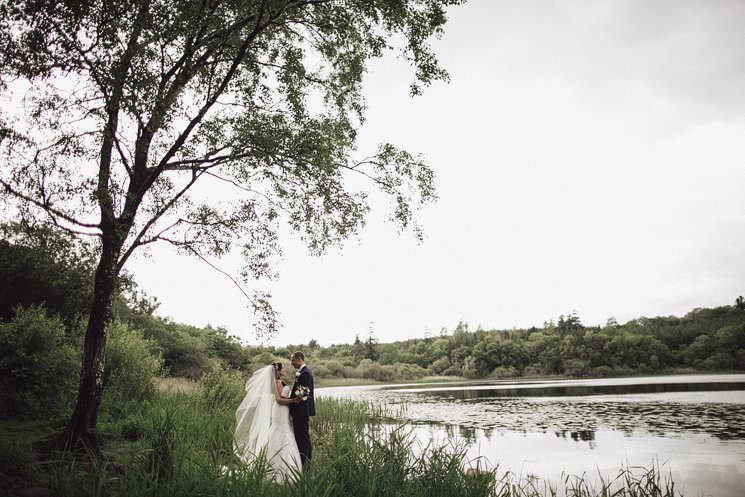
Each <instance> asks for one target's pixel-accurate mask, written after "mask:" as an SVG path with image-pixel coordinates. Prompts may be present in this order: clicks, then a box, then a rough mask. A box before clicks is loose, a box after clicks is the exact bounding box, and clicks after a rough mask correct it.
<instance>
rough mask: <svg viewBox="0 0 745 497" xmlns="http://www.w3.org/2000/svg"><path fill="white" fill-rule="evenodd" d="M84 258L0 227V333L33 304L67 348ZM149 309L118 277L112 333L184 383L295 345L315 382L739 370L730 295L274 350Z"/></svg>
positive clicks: (42, 234)
mask: <svg viewBox="0 0 745 497" xmlns="http://www.w3.org/2000/svg"><path fill="white" fill-rule="evenodd" d="M93 260H95V259H94V258H93V249H92V248H91V247H88V246H86V245H84V244H83V243H82V242H80V241H79V240H78V239H76V238H74V237H71V236H67V235H64V234H59V233H58V232H56V231H53V230H51V229H47V228H43V227H36V228H33V229H30V228H24V227H21V226H18V225H5V226H3V227H2V239H0V319H1V320H2V322H0V326H5V327H6V328H3V329H5V330H6V335H8V333H10V331H9V330H10V328H8V326H13V325H14V320H15V319H17V317H16V316H17V315H18V312H22V310H23V309H29V308H33V309H35V311H34V312H33V313H31V314H29V313H26V314H25V315H24V316H25V317H24V319H25V320H26V321H28V320H33V319H37V318H38V319H39V320H40V321H41V324H43V325H44V326H48V325H49V322H50V321H49V319H54V320H57V321H58V322H59V327H60V329H64V330H65V331H64V335H65V337H67V339H68V340H69V343H70V344H71V346H73V347H78V348H79V342H80V337H81V336H82V330H83V327H84V326H85V318H86V316H87V312H88V302H89V301H90V291H91V280H92V277H91V275H92V272H93V262H92V261H93ZM157 306H158V304H157V300H156V299H154V298H150V297H146V296H143V295H142V294H141V293H139V292H138V291H137V287H136V285H135V283H134V282H133V281H132V279H131V278H127V277H125V278H124V279H123V280H122V282H121V285H120V289H119V294H118V298H117V300H116V305H115V311H116V312H115V314H116V316H117V322H118V326H115V327H113V328H112V330H113V331H112V333H116V332H117V330H121V329H126V330H127V331H126V333H127V336H128V337H129V338H128V340H129V342H127V343H130V342H131V341H132V340H134V339H135V338H136V339H137V340H140V341H141V343H139V344H138V347H144V348H146V349H147V350H148V351H149V353H150V354H152V356H153V357H155V358H157V359H158V361H160V364H161V366H162V370H161V372H162V373H163V374H170V375H172V376H183V377H188V378H192V379H197V378H200V377H201V376H202V375H204V374H205V373H206V372H208V371H211V370H213V369H215V368H216V367H222V368H231V369H238V370H241V371H244V372H250V371H252V370H254V369H255V368H257V367H259V366H263V365H266V364H268V363H270V362H272V361H274V360H286V358H287V356H288V355H289V354H290V353H291V352H292V351H293V350H296V349H301V350H303V351H304V352H305V353H306V355H307V356H308V361H309V362H310V363H312V364H313V369H314V372H315V375H316V376H318V377H319V378H366V379H372V380H378V381H395V380H411V379H418V378H422V377H425V376H432V375H445V376H463V377H466V378H472V379H476V378H487V377H513V376H536V375H566V376H576V377H582V376H614V375H627V374H639V373H660V372H675V371H742V370H745V305H743V302H742V300H741V299H739V300H738V301H737V302H736V305H731V306H730V305H725V306H721V307H716V308H713V309H694V310H692V311H691V312H689V313H688V314H686V315H685V316H683V317H674V316H669V317H656V318H643V317H642V318H638V319H634V320H632V321H629V322H627V323H624V324H620V323H617V322H616V321H615V320H613V319H611V320H609V321H608V323H607V324H606V325H605V326H584V325H583V324H582V323H581V320H580V317H579V316H578V315H577V314H576V313H570V314H569V315H568V316H560V317H559V318H558V320H557V321H556V322H553V321H551V322H548V323H545V324H544V325H543V326H542V327H540V328H538V327H533V328H530V329H512V330H483V329H477V330H474V331H471V330H469V327H468V325H467V324H466V323H459V324H458V325H457V326H456V327H455V328H454V329H453V330H452V331H447V330H443V332H442V333H441V334H440V335H439V336H436V337H426V338H421V339H413V340H406V341H402V342H395V343H378V341H377V340H376V339H375V337H374V336H373V335H368V336H367V337H364V339H362V340H360V338H359V337H356V338H354V337H353V336H351V335H350V341H351V339H352V338H354V342H353V343H351V344H340V345H331V346H328V347H321V346H319V345H318V344H317V342H316V341H315V340H311V341H310V342H309V343H307V344H292V345H288V346H286V347H254V346H246V345H244V344H242V343H241V341H240V340H239V339H238V338H237V337H234V336H231V335H229V333H228V331H227V330H226V329H224V328H221V327H218V328H213V327H206V328H199V327H194V326H189V325H184V324H179V323H174V322H172V321H171V320H168V319H164V318H161V317H158V316H157V315H156V314H155V312H156V310H157ZM34 316H36V318H34ZM45 323H46V324H45ZM16 324H17V323H16ZM24 326H26V328H28V326H29V323H28V322H27V323H26V324H25V325H24ZM14 329H15V328H14ZM18 329H21V328H18ZM122 333H124V332H122ZM8 336H10V335H8ZM133 337H135V338H133ZM0 338H2V337H0ZM5 340H6V341H7V340H9V338H7V337H6V339H5ZM115 343H116V342H115ZM0 345H3V346H4V347H8V346H10V344H9V343H3V344H0ZM6 350H7V349H6ZM138 350H139V349H138ZM24 353H26V352H24ZM0 369H3V367H2V364H0Z"/></svg>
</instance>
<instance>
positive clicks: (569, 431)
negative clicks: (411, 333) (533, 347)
mask: <svg viewBox="0 0 745 497" xmlns="http://www.w3.org/2000/svg"><path fill="white" fill-rule="evenodd" d="M360 389H361V388H360V387H354V388H349V389H344V388H337V389H324V390H319V394H320V395H321V396H322V395H333V396H347V395H348V396H353V397H359V395H360ZM364 397H365V398H366V399H369V400H373V401H375V400H378V401H380V402H384V403H387V404H389V405H392V406H393V409H394V410H400V409H399V408H401V407H403V411H404V412H405V416H406V418H408V419H409V420H410V421H411V423H412V424H413V425H414V426H413V427H412V429H414V430H415V433H417V436H420V437H421V440H422V443H423V444H424V445H426V444H427V443H430V442H433V441H437V440H440V441H444V442H448V443H454V444H457V443H464V444H466V445H467V447H468V457H469V458H470V459H472V460H476V459H478V458H485V460H488V461H490V462H491V464H494V465H499V468H500V469H503V470H510V471H513V472H515V473H521V474H535V475H541V476H542V477H545V478H548V479H549V480H553V481H557V479H561V478H562V477H563V476H562V475H566V474H583V473H585V472H586V473H587V474H588V475H592V474H599V473H602V474H603V475H604V477H612V476H613V474H614V473H615V472H616V471H617V468H618V467H621V466H623V465H640V466H644V465H649V464H650V462H651V461H653V460H658V461H659V462H660V464H668V463H669V467H670V468H672V471H673V476H674V477H675V481H676V489H677V488H681V487H682V488H683V490H684V491H685V494H686V495H689V494H690V495H698V494H700V493H706V495H717V497H739V495H741V491H740V487H739V484H737V483H736V482H741V481H745V480H743V478H745V375H721V376H716V377H715V376H710V375H707V376H703V375H702V376H686V377H666V378H660V377H658V378H625V379H612V380H577V381H554V382H526V383H519V382H509V383H508V382H504V383H499V384H495V385H486V384H479V385H474V384H467V385H453V384H447V385H426V386H423V385H417V386H407V387H401V386H398V387H390V388H386V389H383V388H380V387H370V388H366V389H365V392H364ZM596 471H597V473H596Z"/></svg>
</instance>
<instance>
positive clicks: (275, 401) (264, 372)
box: [233, 362, 302, 483]
mask: <svg viewBox="0 0 745 497" xmlns="http://www.w3.org/2000/svg"><path fill="white" fill-rule="evenodd" d="M284 374H285V368H284V366H283V365H282V363H280V362H275V363H273V364H271V365H269V366H266V367H263V368H261V369H259V370H258V371H256V372H255V373H254V374H253V375H252V376H251V377H250V378H249V379H248V381H247V382H246V396H245V397H243V401H242V402H241V405H240V406H238V410H237V411H236V413H235V418H236V421H237V427H236V429H235V436H234V440H233V447H234V450H235V453H236V455H237V456H238V458H239V459H240V460H241V461H243V462H244V463H249V462H251V461H255V460H256V459H258V458H260V457H262V456H263V457H264V458H265V460H266V463H267V465H268V466H269V468H270V470H271V473H272V475H271V476H272V477H273V479H274V481H276V482H278V483H279V482H282V481H284V480H287V479H288V478H293V477H294V476H295V475H297V474H299V473H300V471H301V469H302V465H301V463H300V452H299V451H298V448H297V443H295V435H294V434H293V430H292V425H291V422H290V410H289V408H288V407H287V406H288V405H289V404H293V403H295V402H298V401H299V400H300V399H297V398H293V399H290V398H289V397H290V387H288V386H287V385H286V384H285V383H284V382H283V381H282V376H283V375H284Z"/></svg>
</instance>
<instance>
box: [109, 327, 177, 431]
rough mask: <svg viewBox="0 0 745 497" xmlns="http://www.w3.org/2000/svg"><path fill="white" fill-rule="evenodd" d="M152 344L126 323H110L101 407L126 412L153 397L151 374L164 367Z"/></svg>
mask: <svg viewBox="0 0 745 497" xmlns="http://www.w3.org/2000/svg"><path fill="white" fill-rule="evenodd" d="M154 347H155V345H154V344H153V343H152V342H151V341H150V340H146V339H145V338H143V336H142V333H140V332H139V331H138V330H135V329H132V328H131V327H130V326H129V325H127V324H125V323H121V322H114V323H112V324H111V326H109V339H108V342H107V345H106V363H105V366H104V394H103V402H102V409H103V410H104V412H106V413H108V414H111V415H113V416H117V417H118V416H122V415H126V414H128V413H130V412H132V411H134V410H136V409H137V408H138V406H139V405H141V404H142V403H143V402H146V401H148V400H150V399H152V398H153V396H154V395H155V393H156V391H157V389H156V386H155V383H154V381H153V378H154V377H155V376H156V375H158V374H160V373H161V372H162V370H163V360H162V359H161V357H160V355H157V354H156V353H154V352H153V349H154Z"/></svg>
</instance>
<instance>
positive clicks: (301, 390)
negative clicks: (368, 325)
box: [295, 385, 310, 400]
mask: <svg viewBox="0 0 745 497" xmlns="http://www.w3.org/2000/svg"><path fill="white" fill-rule="evenodd" d="M309 395H310V388H308V387H306V386H305V385H298V386H296V387H295V397H300V400H308V396H309Z"/></svg>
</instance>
